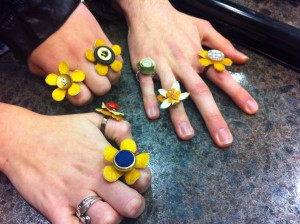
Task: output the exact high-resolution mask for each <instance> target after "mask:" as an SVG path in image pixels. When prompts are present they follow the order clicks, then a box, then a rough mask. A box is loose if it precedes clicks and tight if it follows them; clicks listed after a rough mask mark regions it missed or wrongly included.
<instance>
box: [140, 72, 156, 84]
mask: <svg viewBox="0 0 300 224" xmlns="http://www.w3.org/2000/svg"><path fill="white" fill-rule="evenodd" d="M140 73H141V71H140V70H138V71H137V73H136V74H135V78H136V80H137V81H138V82H140V76H139V75H140ZM141 74H143V73H141ZM143 75H145V76H148V75H147V74H143ZM150 75H151V78H153V77H154V76H155V73H152V74H150Z"/></svg>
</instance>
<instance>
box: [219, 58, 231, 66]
mask: <svg viewBox="0 0 300 224" xmlns="http://www.w3.org/2000/svg"><path fill="white" fill-rule="evenodd" d="M221 63H222V64H223V65H226V66H231V65H232V61H231V59H230V58H224V59H223V60H222V61H221Z"/></svg>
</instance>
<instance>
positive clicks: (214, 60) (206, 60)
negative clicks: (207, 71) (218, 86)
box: [199, 49, 232, 72]
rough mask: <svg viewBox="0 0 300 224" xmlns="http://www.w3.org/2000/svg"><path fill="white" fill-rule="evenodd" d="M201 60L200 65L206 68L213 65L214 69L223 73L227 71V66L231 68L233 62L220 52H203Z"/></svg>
mask: <svg viewBox="0 0 300 224" xmlns="http://www.w3.org/2000/svg"><path fill="white" fill-rule="evenodd" d="M199 55H200V56H201V58H200V59H199V63H200V64H201V65H203V66H205V67H207V66H210V65H213V67H214V69H215V70H217V71H219V72H221V71H223V70H225V66H231V65H232V60H231V59H230V58H226V57H225V55H224V53H223V52H222V51H219V50H214V49H212V50H208V51H206V50H202V51H200V52H199Z"/></svg>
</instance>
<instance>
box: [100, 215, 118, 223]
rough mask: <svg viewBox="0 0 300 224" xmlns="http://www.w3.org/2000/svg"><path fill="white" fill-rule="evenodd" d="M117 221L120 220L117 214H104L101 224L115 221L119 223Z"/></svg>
mask: <svg viewBox="0 0 300 224" xmlns="http://www.w3.org/2000/svg"><path fill="white" fill-rule="evenodd" d="M119 221H120V218H119V216H118V215H117V214H115V213H111V214H109V215H106V216H105V217H104V220H103V221H101V223H103V224H116V223H119Z"/></svg>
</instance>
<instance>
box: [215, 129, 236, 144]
mask: <svg viewBox="0 0 300 224" xmlns="http://www.w3.org/2000/svg"><path fill="white" fill-rule="evenodd" d="M217 141H218V143H219V144H220V145H230V144H231V143H232V141H233V138H232V135H231V133H230V131H228V130H227V129H225V128H221V129H220V130H219V131H218V132H217Z"/></svg>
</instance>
